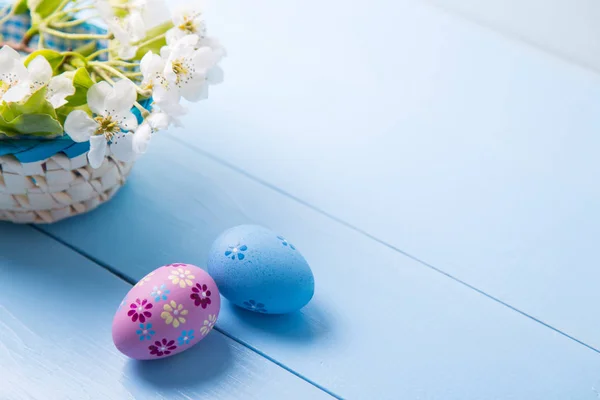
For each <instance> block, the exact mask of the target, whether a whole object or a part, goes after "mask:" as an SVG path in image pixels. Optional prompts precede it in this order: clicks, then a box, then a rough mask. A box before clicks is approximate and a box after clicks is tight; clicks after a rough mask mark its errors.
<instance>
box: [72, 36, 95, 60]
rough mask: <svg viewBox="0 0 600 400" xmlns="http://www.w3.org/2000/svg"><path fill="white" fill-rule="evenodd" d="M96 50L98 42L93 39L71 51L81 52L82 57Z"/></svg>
mask: <svg viewBox="0 0 600 400" xmlns="http://www.w3.org/2000/svg"><path fill="white" fill-rule="evenodd" d="M96 50H98V42H97V41H95V40H93V41H91V42H89V43H88V44H85V45H83V46H80V47H77V48H76V49H74V50H73V51H74V52H75V53H79V54H81V55H82V56H84V57H87V56H89V55H90V54H92V53H94V52H95V51H96Z"/></svg>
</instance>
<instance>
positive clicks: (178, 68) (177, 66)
mask: <svg viewBox="0 0 600 400" xmlns="http://www.w3.org/2000/svg"><path fill="white" fill-rule="evenodd" d="M173 72H175V73H176V74H177V75H178V76H180V75H187V74H189V73H190V70H189V69H188V68H187V66H186V65H185V63H184V62H183V60H175V61H173Z"/></svg>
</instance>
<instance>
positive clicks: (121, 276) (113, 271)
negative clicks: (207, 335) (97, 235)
mask: <svg viewBox="0 0 600 400" xmlns="http://www.w3.org/2000/svg"><path fill="white" fill-rule="evenodd" d="M29 226H30V227H31V228H33V229H35V230H36V231H38V232H40V233H41V234H43V235H45V236H47V237H48V238H50V239H52V240H54V241H55V242H58V243H60V244H61V245H63V246H65V247H66V248H68V249H70V250H72V251H74V252H75V253H77V254H79V255H80V256H82V257H84V258H86V259H88V260H89V261H91V262H93V263H94V264H96V265H98V266H99V267H100V268H103V269H105V270H106V271H108V272H109V273H111V274H113V275H114V276H116V277H117V278H119V279H121V280H123V281H125V282H127V283H128V284H130V285H131V286H133V285H135V284H136V280H135V279H133V278H132V277H130V276H129V275H127V274H124V273H122V272H120V271H118V270H116V269H115V268H113V267H111V266H110V265H108V264H106V263H104V262H103V261H101V260H99V259H98V258H96V257H94V256H92V255H91V254H88V253H86V252H85V251H83V250H81V249H79V248H77V247H75V246H73V245H71V244H70V243H67V242H66V241H64V240H63V239H61V238H59V237H57V236H55V235H53V234H52V233H50V232H47V231H45V230H44V229H43V228H41V227H39V226H37V225H29ZM213 329H214V330H216V331H217V332H219V333H220V334H222V335H224V336H226V337H227V338H229V339H231V340H233V341H234V342H236V343H238V344H240V345H241V346H244V347H246V348H247V349H249V350H250V351H252V352H253V353H255V354H257V355H259V356H260V357H263V358H265V359H266V360H268V361H270V362H272V363H273V364H275V365H277V366H278V367H280V368H282V369H284V370H285V371H287V372H289V373H291V374H292V375H294V376H296V377H297V378H299V379H301V380H303V381H305V382H306V383H308V384H310V385H312V386H314V387H315V388H317V389H319V390H321V391H323V392H325V393H327V394H328V395H330V396H331V397H333V398H335V399H338V400H343V398H342V397H341V396H339V395H337V394H335V393H333V392H332V391H331V390H329V389H327V388H325V387H323V386H321V385H320V384H318V383H316V382H314V381H312V380H311V379H309V378H307V377H305V376H304V375H302V374H300V373H299V372H296V371H294V370H293V369H291V368H289V367H287V366H286V365H285V364H282V363H281V362H279V361H277V360H276V359H274V358H273V357H271V356H269V355H267V354H266V353H264V352H262V351H260V350H258V349H256V348H254V347H253V346H251V345H249V344H248V343H246V342H244V341H243V340H240V339H238V338H236V337H234V336H233V335H231V334H229V333H227V332H226V331H224V330H222V329H221V328H219V327H218V326H215V327H214V328H213Z"/></svg>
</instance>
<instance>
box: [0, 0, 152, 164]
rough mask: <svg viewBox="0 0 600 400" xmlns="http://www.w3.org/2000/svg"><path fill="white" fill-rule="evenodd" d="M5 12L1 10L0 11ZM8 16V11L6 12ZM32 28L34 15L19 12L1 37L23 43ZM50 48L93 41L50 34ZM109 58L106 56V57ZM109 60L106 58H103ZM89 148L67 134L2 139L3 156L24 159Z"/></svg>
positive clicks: (88, 28) (87, 29) (79, 29)
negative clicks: (44, 137) (49, 137)
mask: <svg viewBox="0 0 600 400" xmlns="http://www.w3.org/2000/svg"><path fill="white" fill-rule="evenodd" d="M4 7H5V5H4V4H2V2H1V1H0V9H2V8H4ZM0 14H1V11H0ZM4 15H6V14H4ZM30 27H31V17H30V16H29V14H23V15H15V16H13V17H11V18H10V19H9V20H8V21H6V22H5V23H4V24H3V25H2V26H0V40H2V41H4V42H6V43H11V42H16V43H19V42H21V40H22V39H23V36H24V35H25V33H27V31H28V30H29V28H30ZM64 31H65V32H70V33H91V34H99V35H102V34H105V33H106V30H105V29H103V28H101V27H98V26H96V25H92V24H88V23H84V24H81V25H78V26H75V27H71V28H67V29H65V30H64ZM45 39H46V44H45V47H46V48H50V49H55V50H57V51H71V50H72V49H74V48H78V47H81V46H85V45H86V44H88V43H90V42H92V41H93V40H88V41H84V40H73V39H64V38H60V37H56V36H51V35H46V37H45ZM31 43H32V47H33V48H35V46H36V44H37V37H34V38H33V39H32V41H31ZM107 45H108V43H107V42H106V41H98V48H99V49H101V48H106V46H107ZM103 57H106V56H103ZM99 59H100V60H105V59H106V58H102V57H100V58H99ZM150 103H151V100H147V101H145V102H143V103H142V106H143V107H145V108H147V109H149V108H150ZM132 112H133V113H134V114H135V115H136V117H137V118H138V121H139V122H140V123H141V122H142V121H143V119H142V116H141V114H140V112H139V111H138V110H137V109H135V108H134V109H133V110H132ZM88 150H89V142H85V143H76V142H74V141H73V140H71V138H69V137H68V136H67V135H64V136H62V137H59V138H55V139H46V140H44V139H39V138H37V139H4V140H0V156H4V155H8V154H12V155H14V156H15V157H16V158H17V159H18V160H19V161H20V162H22V163H28V162H37V161H43V160H45V159H47V158H49V157H52V156H53V155H55V154H57V153H61V152H62V153H64V154H66V155H67V157H69V158H74V157H77V156H79V155H81V154H84V153H86V152H87V151H88Z"/></svg>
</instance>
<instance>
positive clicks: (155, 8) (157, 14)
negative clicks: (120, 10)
mask: <svg viewBox="0 0 600 400" xmlns="http://www.w3.org/2000/svg"><path fill="white" fill-rule="evenodd" d="M128 5H129V10H130V12H138V13H140V14H141V15H142V19H143V20H144V25H145V26H146V28H148V29H151V28H154V27H155V26H158V25H160V24H162V23H163V22H164V21H165V15H169V13H170V11H169V8H168V7H167V4H166V2H165V0H130V1H129V3H128Z"/></svg>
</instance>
